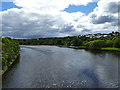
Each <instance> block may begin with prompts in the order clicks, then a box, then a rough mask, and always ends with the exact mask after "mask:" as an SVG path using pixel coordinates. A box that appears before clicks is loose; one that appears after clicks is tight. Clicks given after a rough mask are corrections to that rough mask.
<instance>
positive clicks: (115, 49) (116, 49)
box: [101, 48, 120, 52]
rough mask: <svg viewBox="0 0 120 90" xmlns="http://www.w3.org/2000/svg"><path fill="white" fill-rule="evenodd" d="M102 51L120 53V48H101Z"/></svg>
mask: <svg viewBox="0 0 120 90" xmlns="http://www.w3.org/2000/svg"><path fill="white" fill-rule="evenodd" d="M101 50H105V51H119V52H120V48H101Z"/></svg>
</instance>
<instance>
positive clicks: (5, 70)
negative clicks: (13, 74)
mask: <svg viewBox="0 0 120 90" xmlns="http://www.w3.org/2000/svg"><path fill="white" fill-rule="evenodd" d="M19 56H20V54H17V55H16V56H15V58H14V59H13V60H12V61H11V62H10V64H9V65H8V66H6V67H5V68H4V70H2V76H3V75H4V74H5V72H7V71H8V69H9V68H10V67H11V66H12V65H13V64H14V62H15V61H16V60H17V59H18V58H19Z"/></svg>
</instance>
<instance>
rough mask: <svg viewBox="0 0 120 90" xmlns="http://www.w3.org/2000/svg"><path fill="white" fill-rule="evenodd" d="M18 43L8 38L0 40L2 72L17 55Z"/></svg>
mask: <svg viewBox="0 0 120 90" xmlns="http://www.w3.org/2000/svg"><path fill="white" fill-rule="evenodd" d="M19 50H20V47H19V43H18V42H17V41H15V40H13V39H11V38H9V37H5V38H2V70H4V68H5V67H9V66H10V63H11V62H12V61H13V60H14V59H15V58H16V57H17V56H18V55H19Z"/></svg>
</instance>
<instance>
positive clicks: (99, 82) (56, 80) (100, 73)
mask: <svg viewBox="0 0 120 90" xmlns="http://www.w3.org/2000/svg"><path fill="white" fill-rule="evenodd" d="M20 47H21V49H20V58H19V60H18V62H16V63H15V64H14V65H13V66H12V67H11V68H10V69H9V71H8V72H6V73H5V75H4V76H3V88H116V87H118V60H119V59H120V54H119V53H115V52H114V53H110V52H91V51H86V50H84V49H72V48H65V47H57V46H20Z"/></svg>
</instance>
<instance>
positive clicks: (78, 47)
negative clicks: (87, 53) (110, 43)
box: [68, 46, 120, 52]
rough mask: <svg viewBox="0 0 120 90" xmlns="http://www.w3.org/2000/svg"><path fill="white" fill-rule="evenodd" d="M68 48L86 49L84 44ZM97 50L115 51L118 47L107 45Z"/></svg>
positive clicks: (119, 50) (119, 49)
mask: <svg viewBox="0 0 120 90" xmlns="http://www.w3.org/2000/svg"><path fill="white" fill-rule="evenodd" d="M68 48H74V49H88V48H87V47H85V46H69V47H68ZM99 51H114V52H115V51H116V52H120V48H112V47H109V48H101V49H99Z"/></svg>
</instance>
